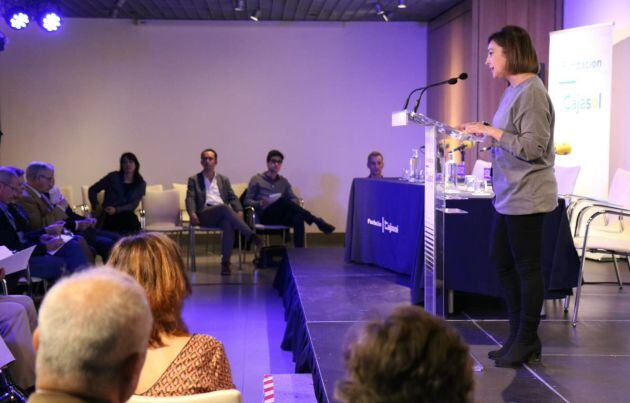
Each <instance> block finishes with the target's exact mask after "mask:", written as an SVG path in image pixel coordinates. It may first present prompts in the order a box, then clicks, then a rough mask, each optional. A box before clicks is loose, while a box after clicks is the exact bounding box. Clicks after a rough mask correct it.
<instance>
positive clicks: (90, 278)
mask: <svg viewBox="0 0 630 403" xmlns="http://www.w3.org/2000/svg"><path fill="white" fill-rule="evenodd" d="M151 325H152V317H151V310H150V308H149V305H148V303H147V299H146V297H145V294H144V290H143V289H142V288H141V287H140V286H139V285H138V284H137V283H136V281H135V280H134V279H133V278H131V277H130V276H128V275H126V274H124V273H122V272H120V271H117V270H113V269H111V268H95V269H89V270H86V271H83V272H80V273H78V274H75V275H73V276H71V277H67V278H65V279H63V280H61V281H60V282H59V283H57V284H56V285H55V286H54V287H53V288H52V289H51V290H50V291H49V292H48V294H47V295H46V298H45V299H44V301H43V303H42V306H41V309H40V312H39V328H38V330H37V332H36V334H35V337H34V339H35V345H36V348H37V361H36V372H37V385H36V386H37V388H38V389H45V390H53V391H63V392H66V393H70V394H76V395H79V396H84V397H90V398H98V399H102V400H108V401H124V400H126V398H127V397H129V396H130V395H131V394H132V393H133V391H134V389H135V386H136V384H137V381H138V375H139V372H140V369H142V363H143V362H144V358H145V355H146V350H147V346H148V340H149V334H150V332H151ZM131 383H133V384H131Z"/></svg>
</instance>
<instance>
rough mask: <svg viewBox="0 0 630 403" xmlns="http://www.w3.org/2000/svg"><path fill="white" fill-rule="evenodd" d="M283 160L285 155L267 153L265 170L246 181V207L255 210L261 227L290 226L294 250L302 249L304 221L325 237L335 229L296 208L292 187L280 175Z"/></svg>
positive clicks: (277, 152)
mask: <svg viewBox="0 0 630 403" xmlns="http://www.w3.org/2000/svg"><path fill="white" fill-rule="evenodd" d="M283 161H284V155H283V154H282V153H281V152H280V151H278V150H271V151H269V153H268V154H267V170H266V171H265V172H263V173H260V174H256V175H254V176H253V177H252V179H251V180H250V181H249V185H248V187H247V195H246V196H245V205H246V206H251V207H254V209H255V210H256V214H257V215H258V217H259V219H260V223H261V224H267V225H286V226H288V227H292V228H293V244H294V245H295V247H296V248H303V247H304V222H306V223H307V224H309V225H311V224H315V225H317V228H319V230H320V231H322V232H323V233H326V234H329V233H331V232H333V231H334V230H335V227H333V226H332V225H330V224H328V223H327V222H326V221H324V219H322V218H320V217H315V216H314V215H313V214H311V212H310V211H308V210H306V209H304V208H302V207H301V206H300V205H299V199H298V198H297V196H296V195H295V193H293V189H292V188H291V184H290V183H289V181H288V180H287V179H286V178H285V177H283V176H280V167H281V166H282V162H283Z"/></svg>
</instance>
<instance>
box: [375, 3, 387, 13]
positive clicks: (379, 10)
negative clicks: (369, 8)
mask: <svg viewBox="0 0 630 403" xmlns="http://www.w3.org/2000/svg"><path fill="white" fill-rule="evenodd" d="M374 11H376V15H383V14H385V10H383V7H382V6H381V3H374Z"/></svg>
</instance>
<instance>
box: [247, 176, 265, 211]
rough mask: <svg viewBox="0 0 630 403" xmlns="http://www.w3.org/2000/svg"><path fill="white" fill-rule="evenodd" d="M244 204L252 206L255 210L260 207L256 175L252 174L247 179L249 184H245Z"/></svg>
mask: <svg viewBox="0 0 630 403" xmlns="http://www.w3.org/2000/svg"><path fill="white" fill-rule="evenodd" d="M245 205H246V206H247V207H254V208H255V209H257V210H258V209H259V208H260V207H261V204H260V200H259V198H258V183H257V182H256V175H254V176H252V178H251V179H250V180H249V185H247V194H246V195H245Z"/></svg>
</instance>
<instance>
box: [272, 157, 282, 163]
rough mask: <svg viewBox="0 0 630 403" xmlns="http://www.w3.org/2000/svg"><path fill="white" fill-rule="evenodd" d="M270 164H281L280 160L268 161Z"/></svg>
mask: <svg viewBox="0 0 630 403" xmlns="http://www.w3.org/2000/svg"><path fill="white" fill-rule="evenodd" d="M269 162H271V163H272V164H282V160H279V159H275V158H272V159H270V160H269Z"/></svg>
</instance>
